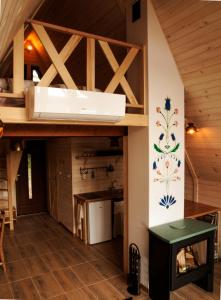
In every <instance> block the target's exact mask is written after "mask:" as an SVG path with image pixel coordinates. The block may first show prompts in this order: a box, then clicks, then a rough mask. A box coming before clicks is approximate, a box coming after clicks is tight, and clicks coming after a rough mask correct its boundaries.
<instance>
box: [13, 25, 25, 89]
mask: <svg viewBox="0 0 221 300" xmlns="http://www.w3.org/2000/svg"><path fill="white" fill-rule="evenodd" d="M23 92H24V25H23V26H22V27H21V28H20V30H19V31H18V32H17V34H16V36H15V38H14V41H13V93H23Z"/></svg>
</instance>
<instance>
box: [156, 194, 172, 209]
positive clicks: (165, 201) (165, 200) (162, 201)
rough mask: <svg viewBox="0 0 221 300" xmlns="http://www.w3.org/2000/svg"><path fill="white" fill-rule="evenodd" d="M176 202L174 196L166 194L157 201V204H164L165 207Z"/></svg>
mask: <svg viewBox="0 0 221 300" xmlns="http://www.w3.org/2000/svg"><path fill="white" fill-rule="evenodd" d="M175 203H176V199H175V197H173V196H172V195H170V196H169V195H166V196H163V198H161V199H160V202H159V204H160V205H161V206H164V207H166V208H167V209H168V208H169V207H170V206H171V205H173V204H175Z"/></svg>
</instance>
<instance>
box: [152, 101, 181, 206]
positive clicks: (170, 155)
mask: <svg viewBox="0 0 221 300" xmlns="http://www.w3.org/2000/svg"><path fill="white" fill-rule="evenodd" d="M156 112H157V113H158V114H159V118H158V120H157V122H156V126H157V127H158V128H159V129H160V135H159V137H158V140H157V141H156V142H155V143H154V145H153V147H154V151H155V153H156V157H155V160H154V161H153V170H154V172H155V176H154V182H159V183H161V184H162V185H164V187H165V193H163V194H162V196H161V197H160V199H159V205H161V206H163V207H165V208H166V209H169V208H170V207H171V206H172V205H175V204H176V202H177V199H176V198H175V196H174V195H173V192H172V191H171V182H177V181H180V180H181V177H180V175H179V170H180V166H181V160H180V158H179V157H178V156H177V150H178V149H179V147H180V142H179V141H177V137H176V134H175V129H176V127H178V126H179V124H178V121H177V119H176V117H177V115H178V114H179V111H178V109H177V108H173V104H172V101H171V99H169V98H166V99H165V102H164V106H163V107H162V108H161V107H157V108H156Z"/></svg>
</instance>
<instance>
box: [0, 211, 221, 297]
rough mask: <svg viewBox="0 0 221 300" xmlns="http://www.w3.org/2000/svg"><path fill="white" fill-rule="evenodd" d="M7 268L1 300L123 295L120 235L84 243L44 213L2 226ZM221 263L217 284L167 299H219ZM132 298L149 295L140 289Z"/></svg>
mask: <svg viewBox="0 0 221 300" xmlns="http://www.w3.org/2000/svg"><path fill="white" fill-rule="evenodd" d="M4 249H5V256H6V261H7V273H6V274H4V272H3V270H2V269H0V299H28V300H32V299H36V300H38V299H55V300H67V299H71V300H72V299H74V300H81V299H83V300H93V299H101V300H106V299H127V298H129V297H131V295H129V294H128V292H127V290H126V289H127V285H126V279H125V277H124V275H123V273H122V271H121V267H122V240H121V239H116V240H114V241H113V242H106V243H101V244H97V245H94V246H86V245H84V244H83V243H82V242H81V241H79V240H78V239H75V238H73V236H72V235H71V234H70V233H69V232H67V231H66V230H65V229H64V228H63V227H62V226H60V225H59V224H58V223H56V222H55V221H54V220H53V219H52V218H50V217H49V216H48V215H46V214H42V215H35V216H31V217H30V216H29V217H23V218H19V220H18V221H17V223H16V226H15V232H14V233H10V232H9V230H8V229H6V235H5V240H4ZM220 280H221V263H218V264H216V265H215V279H214V283H215V285H214V286H215V289H214V292H213V293H206V292H205V291H203V290H201V289H200V288H198V287H196V286H195V285H193V284H189V285H187V286H185V287H183V288H181V289H179V290H176V291H175V292H173V293H171V300H212V299H215V300H220ZM133 299H139V300H140V299H143V300H144V299H149V297H148V295H147V294H146V293H145V292H144V291H142V293H141V295H140V296H139V297H133Z"/></svg>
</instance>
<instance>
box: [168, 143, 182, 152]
mask: <svg viewBox="0 0 221 300" xmlns="http://www.w3.org/2000/svg"><path fill="white" fill-rule="evenodd" d="M179 146H180V143H178V144H176V146H175V147H174V148H173V149H172V150H171V151H170V152H176V151H177V149H178V148H179Z"/></svg>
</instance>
